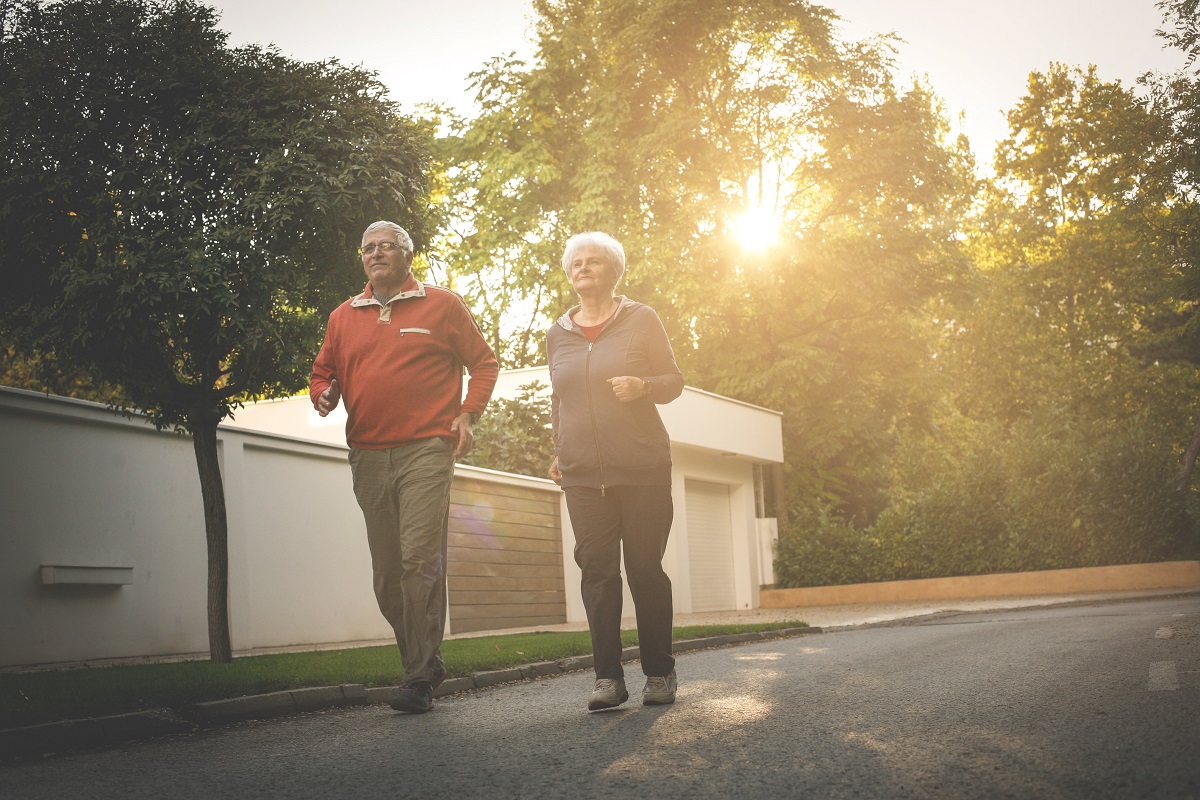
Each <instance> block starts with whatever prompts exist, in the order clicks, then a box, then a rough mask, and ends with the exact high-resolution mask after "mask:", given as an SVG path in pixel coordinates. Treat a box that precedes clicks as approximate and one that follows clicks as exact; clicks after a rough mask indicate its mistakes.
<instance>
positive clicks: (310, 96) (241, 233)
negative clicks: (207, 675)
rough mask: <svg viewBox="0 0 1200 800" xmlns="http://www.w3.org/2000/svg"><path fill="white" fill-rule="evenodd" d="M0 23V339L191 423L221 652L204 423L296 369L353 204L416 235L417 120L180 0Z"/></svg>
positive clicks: (294, 380) (223, 618)
mask: <svg viewBox="0 0 1200 800" xmlns="http://www.w3.org/2000/svg"><path fill="white" fill-rule="evenodd" d="M0 36H2V49H0V65H2V69H3V74H4V80H3V81H0V281H2V282H3V285H4V292H3V294H0V313H2V315H3V316H2V317H0V342H3V343H4V344H5V345H6V346H7V347H11V348H16V349H18V350H19V351H20V352H21V353H22V354H27V355H30V356H31V359H30V360H28V361H27V362H26V363H27V364H29V365H32V366H39V365H40V366H47V365H49V366H52V367H53V368H55V369H57V370H66V371H67V374H70V373H71V372H78V373H80V374H84V375H87V376H90V377H91V378H92V379H94V380H95V381H99V382H102V383H103V384H106V385H108V386H110V387H118V388H116V389H115V391H116V392H117V394H116V396H114V397H111V398H106V399H107V400H109V402H111V403H112V404H114V405H117V406H119V407H122V408H130V409H138V410H141V411H145V412H147V413H148V414H149V415H150V417H151V419H152V420H153V421H154V422H155V423H156V424H157V425H158V426H159V427H175V428H177V429H179V430H183V431H187V432H189V433H191V435H192V440H193V443H194V445H195V451H196V460H197V466H198V470H199V473H200V484H201V490H202V494H203V497H204V510H205V525H206V529H207V538H208V557H209V626H210V644H211V650H212V657H213V659H214V660H217V661H227V660H228V659H229V657H230V655H229V632H228V619H227V616H228V615H227V610H226V602H227V601H226V595H227V588H226V582H227V572H228V554H227V548H226V536H227V532H226V521H225V503H224V493H223V487H222V484H221V477H220V471H219V465H218V461H217V449H216V428H217V425H218V423H219V422H220V421H221V420H222V419H223V418H225V417H226V416H228V415H229V414H230V411H231V410H232V409H233V408H234V407H235V406H236V405H237V403H239V402H240V401H242V400H244V399H246V398H248V397H278V396H286V395H288V394H291V393H293V392H295V391H297V390H298V389H300V388H302V387H303V386H304V385H305V384H306V382H307V377H308V374H309V368H310V366H311V363H312V357H313V353H314V352H315V350H316V348H317V347H318V345H319V343H320V337H321V332H322V328H323V324H324V319H325V316H326V314H327V313H328V312H329V310H330V309H331V308H332V307H333V306H334V305H336V304H337V302H339V301H340V300H341V299H343V298H344V296H345V294H346V293H347V292H348V289H347V286H348V285H351V286H356V285H357V284H358V281H360V280H361V277H359V275H358V270H357V266H356V264H355V263H354V259H353V252H354V244H355V243H356V242H357V241H358V236H359V235H360V233H361V231H362V229H363V228H364V227H365V226H366V225H367V224H369V222H371V221H373V220H375V219H379V218H381V217H382V218H390V219H396V220H397V221H400V222H402V223H404V224H406V225H408V226H410V227H411V230H412V231H413V233H414V236H415V237H416V238H417V240H418V241H422V240H425V239H427V238H428V235H429V231H428V229H427V226H426V217H427V212H426V194H427V192H428V188H427V179H426V174H425V170H426V162H427V144H426V142H427V139H428V133H427V132H426V131H425V130H424V129H422V128H420V127H419V126H418V125H416V124H415V123H412V122H409V121H407V120H405V119H403V118H401V117H399V116H397V114H396V108H395V106H394V105H392V104H391V103H389V102H386V101H385V100H384V99H383V94H384V88H383V87H382V86H381V85H380V84H379V83H378V82H377V81H376V80H375V79H374V77H373V76H372V75H370V74H369V73H366V72H363V71H362V70H361V69H354V68H347V67H342V66H340V65H338V64H336V63H334V62H328V63H311V64H310V63H301V62H297V61H292V60H290V59H287V58H284V57H283V56H281V55H280V54H279V53H278V52H276V51H274V50H263V49H259V48H244V49H236V50H235V49H229V48H227V47H226V44H225V41H226V35H225V34H224V33H222V32H220V31H219V30H218V29H217V28H216V13H215V12H214V11H213V10H212V9H210V8H207V7H205V6H202V5H199V4H197V3H195V2H192V1H191V0H179V1H178V2H160V1H159V0H64V2H57V3H48V2H44V1H43V0H14V1H13V2H6V3H4V4H3V6H0Z"/></svg>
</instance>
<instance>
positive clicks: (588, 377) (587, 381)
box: [583, 331, 605, 497]
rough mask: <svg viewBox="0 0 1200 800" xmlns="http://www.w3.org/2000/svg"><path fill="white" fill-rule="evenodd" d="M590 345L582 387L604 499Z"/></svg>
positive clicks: (602, 458)
mask: <svg viewBox="0 0 1200 800" xmlns="http://www.w3.org/2000/svg"><path fill="white" fill-rule="evenodd" d="M601 333H603V331H602V332H601ZM592 344H593V342H588V349H587V357H586V358H585V359H584V361H583V385H584V386H585V387H587V399H588V417H589V418H590V419H591V421H592V440H593V441H594V442H595V443H596V461H597V462H598V463H599V465H600V496H601V497H604V496H605V495H604V454H603V453H602V452H600V432H599V431H598V430H596V406H595V405H594V404H593V403H592Z"/></svg>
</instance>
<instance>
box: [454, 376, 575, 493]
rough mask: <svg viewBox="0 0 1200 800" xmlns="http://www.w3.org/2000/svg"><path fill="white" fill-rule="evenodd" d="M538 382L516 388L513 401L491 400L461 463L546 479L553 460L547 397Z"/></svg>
mask: <svg viewBox="0 0 1200 800" xmlns="http://www.w3.org/2000/svg"><path fill="white" fill-rule="evenodd" d="M546 388H547V387H546V385H545V384H543V383H541V382H540V381H534V382H533V383H530V384H526V385H524V386H522V387H520V391H519V392H518V393H517V396H516V397H513V398H508V397H501V398H495V397H493V398H492V400H491V402H490V403H488V411H487V413H486V414H484V415H483V418H482V419H480V420H479V424H478V425H476V426H475V441H476V445H475V449H474V450H472V451H471V453H470V455H468V456H466V457H465V458H464V459H463V460H462V461H463V463H464V464H472V465H474V466H476V467H484V468H486V469H494V470H499V471H500V472H514V473H516V474H518V475H531V476H533V477H536V478H544V477H546V470H547V469H548V468H549V466H550V462H551V461H552V460H553V459H554V443H553V441H552V438H551V428H550V396H549V394H547V393H546V391H545V390H546Z"/></svg>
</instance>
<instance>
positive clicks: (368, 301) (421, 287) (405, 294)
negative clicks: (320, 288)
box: [350, 272, 425, 308]
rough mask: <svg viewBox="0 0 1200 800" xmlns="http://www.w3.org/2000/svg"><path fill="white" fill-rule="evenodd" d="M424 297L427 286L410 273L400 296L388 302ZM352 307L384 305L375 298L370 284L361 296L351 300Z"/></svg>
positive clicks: (358, 295)
mask: <svg viewBox="0 0 1200 800" xmlns="http://www.w3.org/2000/svg"><path fill="white" fill-rule="evenodd" d="M424 296H425V284H423V283H421V282H420V281H419V280H417V279H416V278H415V277H413V274H412V273H411V272H409V273H408V277H407V278H405V279H404V286H403V287H402V288H401V289H400V294H398V295H396V296H395V297H393V298H392V299H391V300H389V301H388V302H389V303H391V302H394V301H396V300H404V299H406V298H409V297H424ZM350 305H351V307H353V308H361V307H363V306H381V305H383V303H382V302H380V301H379V300H377V299H376V298H375V289H374V288H373V287H372V286H371V284H370V283H367V286H366V288H365V289H363V290H362V293H361V294H357V295H355V296H354V297H353V298H351V300H350Z"/></svg>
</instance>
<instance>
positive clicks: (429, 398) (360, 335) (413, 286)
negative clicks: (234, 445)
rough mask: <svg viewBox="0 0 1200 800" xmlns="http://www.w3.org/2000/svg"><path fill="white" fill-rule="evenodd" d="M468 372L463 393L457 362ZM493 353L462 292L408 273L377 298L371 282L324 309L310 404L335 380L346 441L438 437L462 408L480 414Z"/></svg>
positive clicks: (361, 445) (385, 442)
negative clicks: (388, 294) (399, 285)
mask: <svg viewBox="0 0 1200 800" xmlns="http://www.w3.org/2000/svg"><path fill="white" fill-rule="evenodd" d="M464 367H466V369H467V371H468V373H469V374H470V376H471V377H470V381H469V383H468V384H467V396H466V399H465V400H464V399H463V397H462V381H463V368H464ZM498 374H499V367H498V365H497V363H496V356H495V354H494V353H493V352H492V348H491V347H490V346H489V345H488V343H487V341H486V340H485V339H484V337H483V333H482V332H481V331H480V330H479V326H478V325H476V324H475V319H474V317H472V316H471V312H470V311H469V310H468V309H467V307H466V304H464V303H463V301H462V298H461V297H459V296H458V295H457V294H455V293H454V292H451V291H449V290H447V289H441V288H439V287H436V286H427V285H425V284H422V283H421V282H420V281H418V280H417V279H416V278H414V277H413V276H412V275H411V274H410V275H409V276H408V279H407V280H406V281H405V283H404V287H403V289H402V290H401V292H400V294H398V295H396V296H395V297H393V298H392V299H391V300H390V301H389V302H388V303H386V304H384V303H381V302H380V301H379V300H376V299H375V298H374V297H373V296H372V294H371V286H370V284H368V285H367V288H366V290H365V291H364V292H363V293H362V294H360V295H358V296H356V297H353V298H351V299H350V300H347V301H346V302H344V303H342V304H341V305H340V306H338V307H337V308H336V309H334V311H333V313H332V314H330V315H329V327H328V328H327V329H326V331H325V342H324V344H322V345H321V352H320V353H318V354H317V358H316V360H315V361H314V362H313V370H312V379H311V380H310V382H309V397H310V398H312V402H313V405H314V406H315V405H316V403H317V398H318V397H320V396H321V393H322V392H324V391H325V389H327V388H328V387H329V384H330V381H332V380H334V379H336V380H337V382H338V388H339V389H340V390H341V393H342V402H343V403H345V404H346V413H347V415H348V419H347V420H346V443H347V444H349V445H350V446H351V447H354V448H358V449H362V450H383V449H386V448H389V447H397V446H399V445H403V444H407V443H409V442H414V441H417V440H420V439H429V438H432V437H434V436H441V437H444V438H446V439H454V438H455V437H454V434H452V433H451V431H450V423H451V422H453V421H454V418H455V417H457V416H458V415H459V414H461V413H463V412H471V413H473V414H476V415H479V414H482V413H483V409H484V407H486V406H487V402H488V400H489V398H491V395H492V389H493V388H494V387H495V385H496V376H497V375H498Z"/></svg>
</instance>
